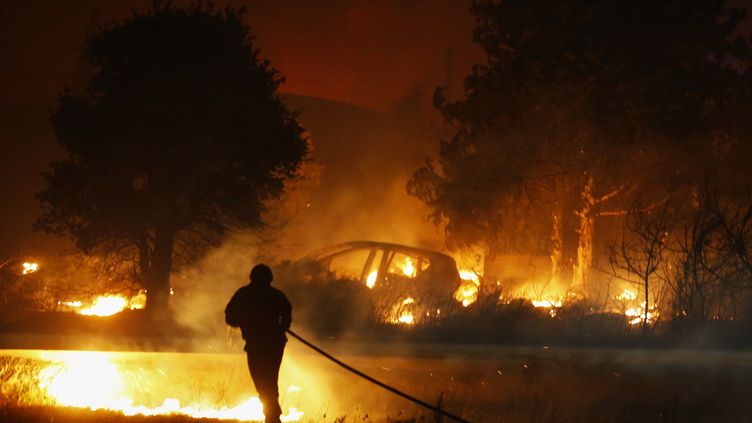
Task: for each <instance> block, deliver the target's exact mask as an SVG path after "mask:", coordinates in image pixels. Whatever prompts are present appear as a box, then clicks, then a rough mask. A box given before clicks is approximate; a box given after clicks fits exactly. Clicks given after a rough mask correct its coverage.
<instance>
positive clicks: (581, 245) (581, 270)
mask: <svg viewBox="0 0 752 423" xmlns="http://www.w3.org/2000/svg"><path fill="white" fill-rule="evenodd" d="M594 208H595V198H593V177H592V176H591V175H586V176H585V184H584V186H583V187H582V193H581V208H580V210H579V211H577V216H578V217H579V220H580V224H579V229H578V230H577V233H578V235H579V242H578V244H577V264H576V266H575V269H574V275H573V276H572V289H580V290H582V291H585V290H587V288H588V286H587V285H588V276H589V273H590V266H591V265H592V262H593V209H594Z"/></svg>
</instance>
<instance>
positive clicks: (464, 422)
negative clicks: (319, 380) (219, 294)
mask: <svg viewBox="0 0 752 423" xmlns="http://www.w3.org/2000/svg"><path fill="white" fill-rule="evenodd" d="M287 333H289V334H290V336H292V337H293V338H295V339H297V340H298V341H300V342H302V343H303V344H304V345H305V346H307V347H308V348H310V349H312V350H314V351H316V352H317V353H319V354H321V355H323V356H324V357H326V358H328V359H329V360H331V361H332V362H334V363H335V364H337V365H338V366H340V367H342V368H344V369H346V370H348V371H350V372H352V373H354V374H356V375H358V376H360V377H362V378H363V379H365V380H367V381H369V382H371V383H373V384H376V385H378V386H380V387H382V388H384V389H386V390H387V391H389V392H391V393H393V394H396V395H399V396H401V397H402V398H405V399H406V400H409V401H412V402H414V403H415V404H418V405H420V406H422V407H424V408H427V409H429V410H431V411H433V412H435V413H439V414H441V415H443V416H446V417H448V418H450V419H453V420H456V421H458V422H460V423H470V421H469V420H465V419H463V418H462V417H459V416H457V415H454V414H452V413H449V412H447V411H444V410H442V409H441V408H439V407H436V406H434V405H431V404H429V403H427V402H425V401H422V400H420V399H418V398H415V397H414V396H412V395H410V394H406V393H405V392H402V391H400V390H399V389H397V388H394V387H392V386H389V385H387V384H386V383H384V382H381V381H379V380H376V379H374V378H372V377H371V376H368V375H367V374H365V373H363V372H361V371H360V370H358V369H356V368H354V367H351V366H349V365H347V364H345V363H343V362H342V361H340V360H339V359H337V358H336V357H334V356H333V355H331V354H329V353H328V352H326V351H324V350H322V349H321V348H319V347H317V346H316V345H314V344H312V343H310V342H309V341H307V340H306V339H304V338H303V337H301V336H300V335H298V334H297V333H295V332H293V331H292V330H290V329H288V330H287Z"/></svg>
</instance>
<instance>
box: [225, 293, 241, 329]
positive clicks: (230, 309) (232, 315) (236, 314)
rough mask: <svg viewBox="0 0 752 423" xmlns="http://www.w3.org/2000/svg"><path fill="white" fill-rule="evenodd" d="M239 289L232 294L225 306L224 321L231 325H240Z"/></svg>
mask: <svg viewBox="0 0 752 423" xmlns="http://www.w3.org/2000/svg"><path fill="white" fill-rule="evenodd" d="M239 294H240V290H238V291H237V292H236V293H235V295H233V296H232V298H231V299H230V302H229V303H227V307H225V323H227V324H228V325H230V326H232V327H238V326H240V323H241V322H242V306H241V300H240V295H239Z"/></svg>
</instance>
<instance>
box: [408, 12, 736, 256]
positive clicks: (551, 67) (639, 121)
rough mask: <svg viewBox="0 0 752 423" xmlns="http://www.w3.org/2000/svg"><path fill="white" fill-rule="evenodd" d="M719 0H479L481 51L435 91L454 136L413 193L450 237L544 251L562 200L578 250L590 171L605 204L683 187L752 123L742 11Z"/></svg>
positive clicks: (416, 180)
mask: <svg viewBox="0 0 752 423" xmlns="http://www.w3.org/2000/svg"><path fill="white" fill-rule="evenodd" d="M725 3H726V2H725V1H722V0H719V1H680V0H671V1H661V2H645V1H637V2H632V1H629V2H624V1H619V0H608V1H601V2H592V1H585V0H566V1H560V0H544V1H534V2H531V1H514V0H513V1H490V0H477V1H474V2H473V4H472V7H471V11H472V13H473V14H474V15H475V17H476V20H477V26H476V29H475V34H474V40H475V42H476V43H477V44H478V45H479V46H480V47H482V48H483V50H484V51H485V53H486V56H487V61H486V63H484V64H480V65H477V66H475V67H474V69H473V72H472V74H471V75H469V76H468V77H467V78H466V80H465V93H464V96H463V97H462V98H461V99H459V100H456V101H455V100H453V99H449V98H447V97H446V92H445V90H444V89H441V88H440V89H437V91H436V93H435V105H436V107H437V108H438V109H439V110H440V112H441V113H442V115H443V117H444V119H445V121H446V122H447V123H448V124H449V125H451V127H452V128H453V135H452V136H451V137H450V138H449V139H446V140H442V141H441V143H440V146H439V149H438V157H437V159H436V160H435V161H429V162H428V163H427V164H426V165H425V166H424V167H422V168H420V169H419V170H418V171H416V172H415V174H414V175H413V177H412V179H411V180H410V182H409V183H408V192H409V193H410V194H411V195H414V196H416V197H417V198H419V199H420V200H421V201H423V202H424V203H426V204H427V205H428V206H430V207H431V208H432V210H433V213H434V214H433V216H434V217H435V218H436V219H437V221H441V220H443V221H445V222H447V235H448V239H449V241H450V243H453V244H455V245H468V244H472V243H475V242H484V243H486V244H488V245H489V247H490V249H491V251H494V250H495V251H501V252H504V251H525V252H528V253H530V252H535V251H536V250H537V251H538V252H539V253H542V252H544V251H546V244H548V239H549V238H548V235H549V233H550V227H551V224H552V222H551V220H552V217H551V215H552V213H551V212H552V211H555V210H557V209H558V210H559V212H558V215H559V217H560V218H561V219H563V227H564V228H563V229H564V231H565V232H566V233H564V234H563V238H564V240H563V241H564V243H565V247H567V246H568V247H569V249H570V250H571V249H572V247H573V246H574V247H576V243H577V242H576V239H577V235H576V232H577V231H578V227H577V224H576V218H575V214H574V213H572V212H573V211H574V210H580V208H579V204H580V203H581V201H582V198H581V197H580V195H581V193H582V191H583V186H584V185H588V182H586V181H587V180H588V178H593V177H594V178H595V185H594V188H593V194H592V196H593V201H594V203H595V208H596V209H598V208H600V209H601V210H602V209H604V208H606V207H605V205H599V202H605V201H606V200H610V201H611V205H610V207H608V208H612V209H623V208H624V207H625V206H628V205H629V204H630V203H631V200H630V199H629V198H620V197H628V194H629V193H630V192H632V191H631V189H632V188H633V187H634V186H636V185H638V184H641V187H640V189H641V191H642V193H641V194H642V196H643V198H645V197H648V196H647V193H648V192H649V193H650V194H652V195H653V198H661V197H663V196H665V195H666V191H670V190H671V189H673V188H674V187H676V186H677V185H678V184H687V183H688V182H690V180H691V179H692V178H693V177H694V175H695V174H697V173H701V172H702V170H703V169H706V168H707V166H710V165H712V163H713V161H714V160H715V161H717V160H720V159H721V158H725V157H728V155H729V149H728V148H726V149H724V148H719V146H721V145H724V146H726V147H729V146H732V147H730V148H732V149H733V148H735V147H733V146H734V141H733V140H736V139H737V137H738V136H739V134H740V133H742V132H743V131H747V133H749V132H748V131H749V128H744V127H743V126H744V125H746V124H744V123H743V122H745V121H746V120H748V119H746V118H744V115H743V113H745V112H744V110H748V105H749V101H748V99H749V88H748V87H749V84H748V83H747V81H748V75H747V74H746V73H745V72H746V69H747V66H748V63H749V59H750V50H749V46H748V44H747V42H746V41H745V40H743V39H741V38H733V35H734V32H735V30H736V28H737V26H738V24H739V22H740V21H741V20H742V19H743V18H744V13H743V12H741V11H738V10H733V9H729V8H728V7H727V6H726V4H725ZM698 158H702V160H698ZM591 180H592V179H591ZM677 181H678V182H677ZM617 194H618V195H617ZM600 199H602V200H603V201H600ZM615 200H617V201H618V202H617V203H615V204H614V201H615ZM599 212H600V210H594V211H593V213H592V216H593V217H596V216H598V215H599ZM570 256H571V254H570ZM564 258H565V259H566V257H564Z"/></svg>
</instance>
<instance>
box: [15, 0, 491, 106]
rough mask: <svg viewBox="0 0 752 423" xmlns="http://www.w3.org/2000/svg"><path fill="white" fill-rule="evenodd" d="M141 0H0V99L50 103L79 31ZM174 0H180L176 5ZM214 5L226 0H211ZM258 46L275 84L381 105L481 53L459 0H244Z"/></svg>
mask: <svg viewBox="0 0 752 423" xmlns="http://www.w3.org/2000/svg"><path fill="white" fill-rule="evenodd" d="M134 2H135V4H136V5H137V7H138V8H140V9H144V8H146V7H148V5H149V4H150V1H145V0H134V1H133V2H132V1H113V0H77V1H75V2H63V1H41V0H3V1H2V2H0V54H2V57H3V61H2V65H1V66H2V67H1V68H0V76H2V78H0V98H2V101H4V102H8V103H10V104H45V105H51V104H54V101H55V98H56V96H57V94H58V93H59V92H60V90H61V89H62V87H63V86H64V85H65V84H70V82H71V81H72V80H73V79H74V77H75V73H76V65H77V63H78V60H79V59H78V52H79V51H80V47H81V45H82V42H83V39H84V34H85V33H86V29H87V28H88V27H90V26H91V25H92V22H94V23H102V22H105V21H108V20H111V19H119V18H122V17H123V16H125V14H127V13H128V10H129V8H130V5H131V4H133V3H134ZM176 3H181V2H176ZM217 4H218V5H219V6H222V5H225V4H227V2H226V1H217ZM230 4H233V5H236V6H238V5H244V6H246V7H247V8H248V12H247V15H246V16H247V19H248V21H249V23H250V25H251V28H252V30H253V32H254V33H255V34H256V35H257V38H258V40H257V44H258V46H259V47H261V49H262V52H263V53H264V55H265V56H267V57H268V58H269V59H270V60H271V62H272V64H273V66H275V67H276V68H277V69H279V70H280V71H281V72H282V74H283V75H285V76H286V77H287V83H286V84H285V85H284V86H283V91H286V92H292V93H297V94H306V95H311V96H317V97H324V98H329V99H334V100H339V101H344V102H350V103H355V104H359V105H363V106H367V107H372V108H376V109H380V110H386V109H388V108H389V107H391V105H392V104H393V103H394V102H395V101H397V100H398V99H399V98H400V97H401V96H402V95H404V94H405V93H406V92H407V91H408V90H410V89H411V88H412V87H414V86H415V85H416V84H425V85H426V87H427V88H428V89H429V90H432V89H433V87H434V86H436V85H439V84H442V85H443V84H445V82H446V80H447V76H446V75H447V50H448V48H449V46H452V52H453V54H452V56H453V64H454V66H453V73H454V75H455V78H454V79H453V82H454V84H453V85H455V86H456V88H457V89H459V87H460V84H461V79H462V76H463V75H465V74H467V73H468V72H469V71H470V67H471V65H472V64H473V63H474V62H477V61H479V60H481V59H482V55H481V53H480V51H479V49H477V48H476V47H475V46H474V45H473V44H472V29H473V25H474V21H473V18H472V17H471V16H470V14H469V13H468V11H467V8H468V4H469V2H468V1H466V0H443V1H440V0H326V1H305V0H246V1H233V2H230Z"/></svg>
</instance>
